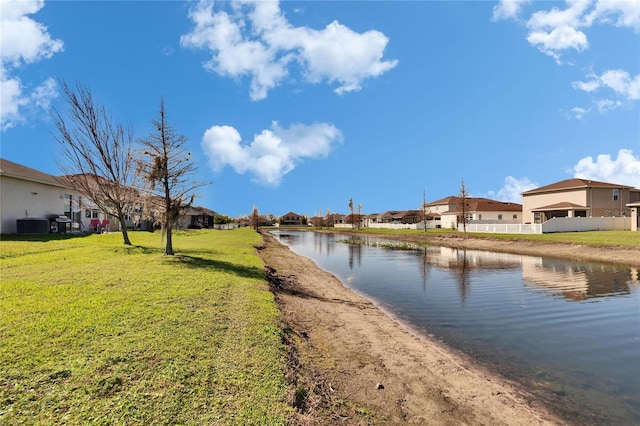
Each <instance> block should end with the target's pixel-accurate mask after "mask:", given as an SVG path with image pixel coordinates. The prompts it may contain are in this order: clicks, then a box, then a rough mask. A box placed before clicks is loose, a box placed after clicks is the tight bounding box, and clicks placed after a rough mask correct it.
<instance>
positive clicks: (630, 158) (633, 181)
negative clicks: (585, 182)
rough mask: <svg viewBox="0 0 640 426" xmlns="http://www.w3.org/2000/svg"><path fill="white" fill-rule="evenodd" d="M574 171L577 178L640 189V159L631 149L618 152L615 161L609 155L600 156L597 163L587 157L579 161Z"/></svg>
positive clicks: (596, 160)
mask: <svg viewBox="0 0 640 426" xmlns="http://www.w3.org/2000/svg"><path fill="white" fill-rule="evenodd" d="M573 171H574V177H576V178H581V179H592V180H597V181H601V182H609V183H617V184H621V185H629V186H633V187H636V188H640V158H638V157H637V156H636V155H634V154H633V151H631V150H630V149H621V150H620V151H618V157H617V158H616V159H615V160H614V159H612V158H611V155H609V154H600V155H598V156H597V157H596V159H595V161H594V159H593V158H592V157H585V158H583V159H581V160H580V161H578V163H577V164H576V165H575V166H574V167H573Z"/></svg>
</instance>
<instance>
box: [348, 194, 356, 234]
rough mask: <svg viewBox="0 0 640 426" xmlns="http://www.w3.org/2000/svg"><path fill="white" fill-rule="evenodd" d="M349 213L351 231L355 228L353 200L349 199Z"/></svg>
mask: <svg viewBox="0 0 640 426" xmlns="http://www.w3.org/2000/svg"><path fill="white" fill-rule="evenodd" d="M349 213H350V215H351V229H353V228H354V227H355V221H354V217H353V198H350V199H349Z"/></svg>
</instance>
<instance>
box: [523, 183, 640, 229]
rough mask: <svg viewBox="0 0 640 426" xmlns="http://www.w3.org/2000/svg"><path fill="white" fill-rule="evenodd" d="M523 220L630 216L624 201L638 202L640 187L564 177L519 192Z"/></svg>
mask: <svg viewBox="0 0 640 426" xmlns="http://www.w3.org/2000/svg"><path fill="white" fill-rule="evenodd" d="M522 200H523V212H524V223H543V222H546V221H547V220H549V219H551V218H554V217H601V216H616V217H622V216H627V217H628V216H631V207H630V206H628V205H627V204H630V203H636V202H638V201H640V189H637V188H633V187H631V186H627V185H620V184H614V183H607V182H598V181H595V180H589V179H579V178H574V179H566V180H563V181H560V182H555V183H552V184H550V185H546V186H542V187H540V188H535V189H531V190H529V191H525V192H523V193H522Z"/></svg>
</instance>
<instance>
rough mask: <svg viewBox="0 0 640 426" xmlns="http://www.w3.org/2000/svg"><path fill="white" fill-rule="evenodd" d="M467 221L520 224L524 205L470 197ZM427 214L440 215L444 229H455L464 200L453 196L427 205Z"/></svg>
mask: <svg viewBox="0 0 640 426" xmlns="http://www.w3.org/2000/svg"><path fill="white" fill-rule="evenodd" d="M465 204H466V206H465V209H464V210H465V214H466V216H467V221H491V222H504V223H509V222H510V223H520V221H521V220H522V204H518V203H512V202H508V201H497V200H491V199H489V198H477V197H469V198H467V199H466V203H465ZM425 207H426V209H427V214H430V215H431V214H433V215H440V226H441V227H442V228H455V227H457V226H458V222H460V221H461V217H460V216H461V214H462V198H460V197H456V196H451V197H446V198H442V199H440V200H436V201H432V202H430V203H426V204H425Z"/></svg>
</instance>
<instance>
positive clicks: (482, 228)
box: [458, 223, 543, 234]
mask: <svg viewBox="0 0 640 426" xmlns="http://www.w3.org/2000/svg"><path fill="white" fill-rule="evenodd" d="M463 230H464V228H463V227H462V224H458V231H460V232H462V231H463ZM467 232H487V233H491V234H542V232H543V231H542V225H541V224H521V223H467Z"/></svg>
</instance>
